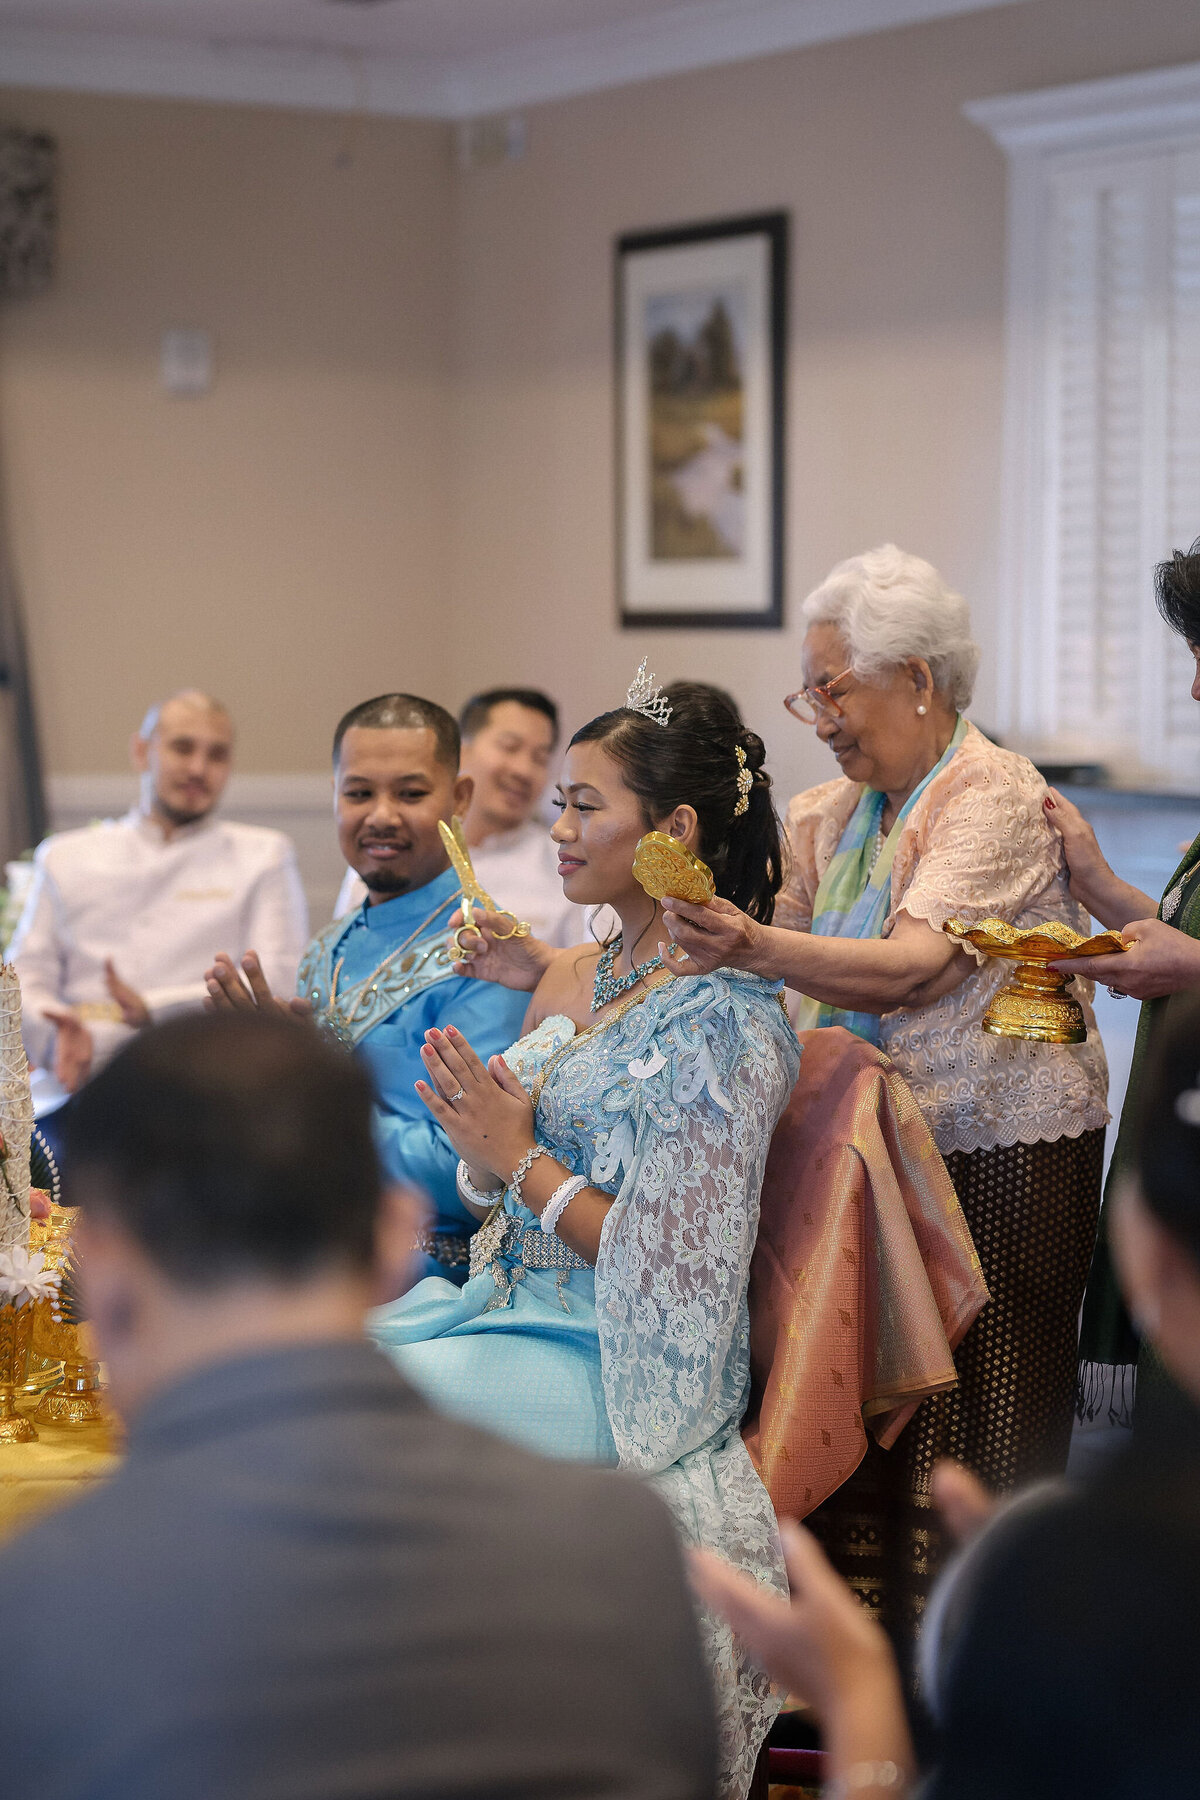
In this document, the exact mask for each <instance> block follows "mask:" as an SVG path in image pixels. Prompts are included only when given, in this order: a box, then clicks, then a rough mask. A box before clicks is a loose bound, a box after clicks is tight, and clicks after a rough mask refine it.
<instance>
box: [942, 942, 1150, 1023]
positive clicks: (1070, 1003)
mask: <svg viewBox="0 0 1200 1800" xmlns="http://www.w3.org/2000/svg"><path fill="white" fill-rule="evenodd" d="M942 930H943V931H944V932H945V933H946V936H947V937H952V938H954V939H955V941H956V942H958V943H967V944H972V945H973V946H974V948H975V949H976V950H982V952H983V954H984V955H985V956H997V957H1003V958H1004V959H1005V960H1007V961H1009V962H1015V963H1016V965H1017V967H1016V972H1015V974H1014V976H1013V980H1012V983H1011V985H1010V986H1009V987H1005V988H1001V989H1000V991H999V993H998V994H997V995H996V996H995V998H994V999H993V1001H992V1003H991V1005H990V1006H989V1007H988V1009H987V1011H986V1013H984V1015H983V1029H984V1030H985V1031H987V1032H990V1033H991V1035H992V1036H993V1037H1010V1038H1026V1039H1028V1040H1029V1041H1030V1042H1032V1043H1038V1044H1082V1043H1083V1042H1084V1041H1085V1040H1086V1038H1087V1025H1086V1023H1085V1022H1084V1017H1083V1008H1082V1007H1081V1006H1080V1004H1079V1002H1078V1000H1076V999H1074V998H1072V996H1071V995H1070V994H1068V993H1067V991H1066V990H1067V985H1068V983H1069V982H1072V981H1074V979H1075V977H1074V976H1073V975H1064V974H1063V972H1062V970H1061V969H1052V968H1050V967H1049V965H1050V963H1052V962H1071V961H1074V960H1075V959H1076V958H1077V957H1081V956H1114V955H1117V954H1119V953H1120V952H1121V951H1124V950H1127V949H1128V948H1129V946H1128V945H1127V944H1126V942H1125V939H1124V938H1123V937H1122V936H1121V934H1120V932H1119V931H1101V932H1099V933H1098V934H1097V935H1096V936H1095V937H1090V938H1085V937H1083V936H1081V935H1080V933H1079V932H1078V931H1073V930H1072V928H1071V927H1070V926H1069V925H1064V924H1063V923H1062V921H1061V920H1060V919H1051V920H1050V921H1049V922H1048V923H1047V924H1045V925H1027V926H1025V928H1024V929H1020V928H1018V927H1017V926H1016V925H1009V924H1008V923H1007V922H1006V921H1005V920H1004V919H981V920H980V921H979V923H978V924H977V925H969V924H968V923H967V921H966V920H965V919H947V920H946V923H945V924H944V925H943V926H942Z"/></svg>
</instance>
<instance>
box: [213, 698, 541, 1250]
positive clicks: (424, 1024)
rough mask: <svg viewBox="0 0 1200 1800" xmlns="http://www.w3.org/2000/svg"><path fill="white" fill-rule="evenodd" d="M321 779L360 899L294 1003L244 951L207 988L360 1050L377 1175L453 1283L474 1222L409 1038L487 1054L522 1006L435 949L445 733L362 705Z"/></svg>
mask: <svg viewBox="0 0 1200 1800" xmlns="http://www.w3.org/2000/svg"><path fill="white" fill-rule="evenodd" d="M333 777H334V801H333V804H334V817H335V821H336V824H337V833H338V846H339V848H340V850H341V852H342V855H343V856H344V857H345V859H346V861H347V862H348V863H349V864H350V866H351V868H353V869H355V870H356V871H357V873H358V874H359V875H360V876H361V878H362V881H363V889H364V892H365V894H366V899H365V900H364V901H363V903H362V905H361V906H357V907H355V909H354V911H353V912H352V913H349V914H348V915H347V916H346V917H345V918H344V919H336V920H335V921H334V923H333V924H332V925H327V926H326V927H325V929H324V931H322V932H320V933H318V935H317V936H316V937H315V938H314V939H313V941H312V943H311V944H310V945H309V946H308V949H307V950H306V951H305V952H304V956H303V958H302V960H301V964H300V974H299V980H298V995H297V997H296V998H294V999H284V998H281V999H280V1000H279V1001H276V999H275V993H276V991H278V992H279V993H280V995H281V996H285V995H288V994H290V993H291V992H292V988H291V984H290V983H289V984H288V985H287V986H286V987H282V988H280V989H278V990H276V988H275V986H274V984H273V983H272V982H271V981H270V980H269V978H268V977H267V975H266V973H265V970H264V969H263V967H262V966H261V962H260V960H259V959H257V958H256V957H254V956H253V955H248V956H246V957H245V958H243V960H242V968H241V971H240V972H239V969H238V967H237V965H236V963H235V962H234V960H233V958H232V957H229V956H218V957H217V959H216V961H215V962H214V964H213V967H212V968H211V969H210V970H209V971H208V991H209V995H210V997H211V999H212V1001H213V1004H214V1006H217V1007H222V1008H240V1009H242V1010H245V1011H248V1010H252V1009H253V1008H254V1007H256V1006H261V1007H264V1008H265V1009H267V1010H268V1011H276V1010H282V1011H283V1012H285V1013H293V1012H299V1013H300V1014H303V1015H312V1016H314V1017H315V1018H316V1020H317V1022H318V1024H320V1025H321V1026H322V1027H323V1028H324V1029H325V1030H327V1031H329V1032H331V1033H332V1034H333V1035H334V1036H335V1037H336V1038H337V1039H338V1040H339V1042H341V1043H343V1044H344V1045H346V1046H347V1048H349V1049H351V1050H353V1052H354V1053H355V1055H356V1056H360V1057H361V1058H362V1060H363V1061H364V1062H365V1063H366V1064H367V1066H368V1068H369V1069H370V1071H371V1078H372V1080H373V1081H374V1084H375V1092H376V1096H377V1111H376V1132H377V1135H378V1141H379V1149H380V1155H381V1157H382V1159H383V1166H384V1169H385V1171H386V1173H387V1175H388V1176H389V1178H390V1179H391V1180H393V1181H411V1182H415V1183H416V1184H417V1185H418V1186H419V1187H420V1188H421V1189H422V1190H423V1191H424V1192H425V1193H426V1194H427V1195H428V1197H429V1199H430V1201H431V1202H432V1205H433V1211H434V1217H433V1218H432V1219H431V1220H430V1227H431V1229H428V1230H425V1231H422V1233H421V1240H420V1241H421V1250H422V1254H423V1257H424V1262H423V1264H422V1267H421V1269H420V1271H419V1272H420V1273H421V1274H425V1275H434V1274H436V1275H442V1276H445V1277H446V1279H447V1280H449V1281H452V1282H457V1283H462V1282H463V1281H465V1280H466V1278H467V1266H468V1262H469V1259H470V1250H469V1248H468V1239H469V1236H470V1234H471V1232H473V1231H474V1229H475V1226H476V1223H477V1221H476V1220H475V1219H474V1217H473V1216H472V1215H471V1214H470V1213H469V1212H468V1211H467V1209H466V1208H465V1207H464V1206H463V1204H462V1201H461V1200H460V1198H459V1194H458V1189H457V1186H456V1183H455V1174H456V1170H457V1167H458V1157H457V1154H456V1152H455V1151H454V1150H453V1149H452V1148H451V1145H450V1141H449V1139H448V1138H447V1137H446V1134H445V1132H444V1131H443V1130H442V1128H441V1126H440V1125H438V1124H436V1123H435V1121H434V1120H432V1119H431V1118H430V1117H429V1114H428V1113H427V1112H426V1110H425V1107H424V1106H423V1105H422V1103H421V1101H420V1099H419V1097H418V1095H417V1092H416V1089H415V1086H414V1083H415V1082H416V1081H417V1080H418V1079H419V1077H420V1076H421V1075H422V1074H423V1073H424V1070H423V1065H422V1063H421V1058H420V1051H421V1046H422V1044H423V1043H424V1040H425V1033H426V1032H427V1031H429V1030H431V1029H433V1028H434V1027H438V1028H444V1027H446V1026H447V1025H455V1026H457V1027H458V1029H459V1030H461V1031H463V1032H467V1033H470V1036H471V1038H472V1040H473V1041H475V1042H476V1043H478V1044H480V1045H481V1046H482V1047H483V1049H484V1054H485V1055H488V1056H493V1055H498V1054H499V1053H500V1052H501V1051H502V1050H507V1048H508V1046H509V1045H510V1044H511V1043H513V1042H514V1041H515V1039H516V1038H517V1037H518V1036H519V1035H520V1031H521V1021H522V1019H523V1017H524V1015H525V1002H524V1001H523V1000H522V998H521V996H520V995H519V994H512V993H506V992H505V991H504V990H503V989H501V988H490V989H485V988H480V987H477V986H472V985H471V983H470V982H468V981H467V980H465V979H464V978H463V976H462V975H461V974H460V973H459V971H458V969H457V968H456V967H455V965H454V963H453V962H452V961H451V960H450V957H449V955H448V953H447V949H446V946H447V942H448V939H449V934H450V930H451V927H452V925H453V924H454V923H455V920H456V912H455V909H456V908H457V906H458V903H459V897H460V890H459V885H458V877H457V875H456V874H455V873H454V870H453V869H452V868H451V866H450V859H449V857H448V856H447V854H446V847H445V845H444V844H443V842H442V839H441V836H440V834H439V831H438V824H439V821H441V820H446V821H447V822H449V820H450V819H451V818H453V816H454V815H455V814H456V813H458V814H462V813H465V812H466V811H467V810H468V808H469V807H470V804H471V795H472V791H473V790H472V783H471V777H470V776H469V775H464V774H463V773H462V772H461V770H460V768H459V738H458V727H457V725H456V724H455V722H454V720H453V718H452V717H451V716H450V714H449V713H448V712H447V711H446V710H445V708H444V707H441V706H438V705H437V704H436V703H435V702H434V701H432V700H422V699H421V698H420V696H419V695H416V694H380V695H377V696H376V697H375V698H374V699H372V700H364V701H363V702H362V703H361V705H359V706H355V707H352V708H351V709H350V711H349V712H348V713H346V714H345V716H344V717H343V718H342V719H341V720H340V721H339V723H338V726H337V729H336V731H335V732H334V735H333ZM243 976H244V977H245V979H244V980H243Z"/></svg>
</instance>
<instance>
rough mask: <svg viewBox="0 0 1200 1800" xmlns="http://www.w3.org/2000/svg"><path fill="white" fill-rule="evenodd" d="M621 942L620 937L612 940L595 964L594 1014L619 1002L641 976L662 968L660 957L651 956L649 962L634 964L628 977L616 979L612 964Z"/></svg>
mask: <svg viewBox="0 0 1200 1800" xmlns="http://www.w3.org/2000/svg"><path fill="white" fill-rule="evenodd" d="M621 941H622V940H621V938H620V937H616V938H614V939H613V941H612V943H611V944H610V945H609V946H608V949H607V950H605V951H604V952H603V954H602V955H601V958H600V961H599V962H598V963H597V964H596V982H595V986H594V987H593V988H592V1011H593V1012H594V1013H595V1012H599V1011H600V1008H601V1007H602V1006H608V1005H609V1004H610V1003H611V1002H612V1001H614V1000H619V999H620V998H621V995H622V994H627V993H628V992H629V990H630V988H631V987H636V986H637V984H638V982H639V981H640V980H641V979H642V977H643V975H652V974H653V972H654V970H655V969H661V968H662V966H663V959H662V957H661V956H652V957H651V958H650V961H649V962H644V963H634V965H633V967H632V968H631V969H630V971H629V973H628V975H622V976H621V977H620V978H619V979H618V977H617V976H616V975H614V974H613V964H614V962H615V961H616V960H617V956H618V954H619V953H620V949H621Z"/></svg>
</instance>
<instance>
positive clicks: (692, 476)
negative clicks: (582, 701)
mask: <svg viewBox="0 0 1200 1800" xmlns="http://www.w3.org/2000/svg"><path fill="white" fill-rule="evenodd" d="M788 249H789V219H788V214H787V213H786V212H761V213H751V214H747V215H744V216H741V217H738V218H726V219H714V220H708V221H704V222H701V223H697V224H691V225H676V226H672V227H670V228H668V229H663V230H657V231H632V232H626V233H624V234H622V236H620V237H618V238H617V240H616V244H615V255H614V303H615V304H614V323H615V332H614V346H615V367H614V382H615V398H616V428H617V444H616V452H617V453H616V472H617V482H616V488H617V492H616V540H617V541H616V565H617V595H618V610H619V618H620V623H621V625H622V626H623V627H625V628H627V629H634V628H639V627H643V626H644V627H654V628H657V627H660V626H675V627H680V628H686V629H689V630H695V629H697V628H700V629H725V630H735V629H740V630H747V629H751V630H753V629H758V630H777V629H779V627H781V626H782V624H783V581H784V478H785V446H786V419H785V410H786V384H787V308H788Z"/></svg>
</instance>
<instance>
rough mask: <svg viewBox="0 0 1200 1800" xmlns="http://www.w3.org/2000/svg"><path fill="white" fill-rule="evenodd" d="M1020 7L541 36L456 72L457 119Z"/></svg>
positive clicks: (698, 13) (825, 3)
mask: <svg viewBox="0 0 1200 1800" xmlns="http://www.w3.org/2000/svg"><path fill="white" fill-rule="evenodd" d="M1017 3H1018V0H756V3H754V4H751V3H749V0H716V3H715V4H713V3H712V0H710V3H709V4H704V5H696V6H689V7H685V8H678V9H676V8H672V9H671V10H670V11H669V12H666V13H659V14H657V15H653V16H651V17H649V18H646V19H640V20H631V21H629V22H627V23H626V24H624V25H620V26H610V27H606V28H603V29H598V30H594V31H576V32H571V33H565V34H563V35H560V36H557V37H545V38H541V39H539V40H537V41H536V42H534V43H531V44H528V45H524V46H520V47H518V48H516V49H512V50H506V51H504V52H502V53H498V54H493V55H491V56H481V57H476V58H473V59H472V60H471V61H470V62H468V63H466V64H464V65H463V67H462V68H461V70H460V72H459V76H458V80H459V82H460V83H461V87H460V89H459V91H458V98H459V105H460V107H461V109H462V110H461V112H460V113H459V114H458V115H457V116H459V117H470V116H471V115H472V114H478V113H485V112H498V111H500V110H502V109H503V108H505V107H511V106H528V105H531V104H533V103H534V102H537V101H544V100H564V99H568V98H570V97H571V96H572V95H576V94H585V93H591V92H596V91H599V90H600V89H603V88H610V87H622V86H624V85H626V84H627V83H630V82H635V81H648V80H651V79H653V78H655V77H656V76H663V75H679V74H684V73H686V72H688V71H692V70H696V69H704V68H715V67H719V66H721V65H723V64H727V63H735V62H747V61H749V60H750V59H751V58H753V57H756V56H774V55H776V54H777V53H778V52H780V51H785V50H803V49H806V48H808V47H810V46H812V45H814V44H827V43H833V42H835V41H836V40H837V39H839V38H849V37H861V36H865V35H867V34H869V33H871V32H875V31H890V30H894V29H895V28H896V27H898V26H902V25H917V24H921V23H924V22H926V21H928V20H931V19H943V18H949V17H952V16H953V15H954V14H956V13H969V12H980V11H982V10H983V9H984V8H986V7H989V6H993V5H996V4H999V5H1001V6H1012V5H1015V4H1017Z"/></svg>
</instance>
